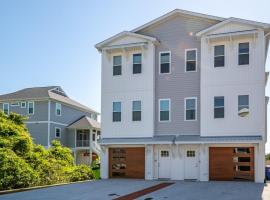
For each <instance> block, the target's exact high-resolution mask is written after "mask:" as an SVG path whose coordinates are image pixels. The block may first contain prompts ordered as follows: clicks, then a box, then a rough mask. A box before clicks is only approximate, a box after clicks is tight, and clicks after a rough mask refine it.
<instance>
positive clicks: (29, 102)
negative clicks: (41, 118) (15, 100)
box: [27, 101, 35, 115]
mask: <svg viewBox="0 0 270 200" xmlns="http://www.w3.org/2000/svg"><path fill="white" fill-rule="evenodd" d="M31 103H32V104H33V113H29V104H31ZM27 104H28V105H27V114H28V115H34V114H35V102H34V101H28V102H27Z"/></svg>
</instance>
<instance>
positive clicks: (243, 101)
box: [238, 95, 249, 117]
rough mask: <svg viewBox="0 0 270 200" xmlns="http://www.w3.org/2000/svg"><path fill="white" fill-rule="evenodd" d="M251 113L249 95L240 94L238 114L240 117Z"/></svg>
mask: <svg viewBox="0 0 270 200" xmlns="http://www.w3.org/2000/svg"><path fill="white" fill-rule="evenodd" d="M248 114H249V96H248V95H239V96H238V115H239V116H240V117H246V116H248Z"/></svg>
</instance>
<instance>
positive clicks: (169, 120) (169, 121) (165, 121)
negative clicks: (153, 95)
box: [158, 98, 171, 123]
mask: <svg viewBox="0 0 270 200" xmlns="http://www.w3.org/2000/svg"><path fill="white" fill-rule="evenodd" d="M164 100H165V101H169V120H162V121H161V120H160V101H164ZM158 121H159V122H161V123H163V122H171V99H170V98H168V99H159V100H158Z"/></svg>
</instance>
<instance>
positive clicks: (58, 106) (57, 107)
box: [55, 103, 62, 116]
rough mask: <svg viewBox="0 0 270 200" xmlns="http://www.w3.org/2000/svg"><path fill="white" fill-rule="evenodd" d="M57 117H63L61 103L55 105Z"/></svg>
mask: <svg viewBox="0 0 270 200" xmlns="http://www.w3.org/2000/svg"><path fill="white" fill-rule="evenodd" d="M55 115H56V116H61V115H62V106H61V104H60V103H56V104H55Z"/></svg>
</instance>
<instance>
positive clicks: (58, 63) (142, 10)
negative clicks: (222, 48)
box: [0, 0, 270, 152]
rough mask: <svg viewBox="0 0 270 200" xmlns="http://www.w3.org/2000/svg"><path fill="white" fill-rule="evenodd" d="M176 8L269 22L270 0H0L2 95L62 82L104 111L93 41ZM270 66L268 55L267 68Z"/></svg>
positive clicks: (70, 92) (76, 95) (71, 93)
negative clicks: (101, 107) (101, 106)
mask: <svg viewBox="0 0 270 200" xmlns="http://www.w3.org/2000/svg"><path fill="white" fill-rule="evenodd" d="M175 8H180V9H185V10H190V11H195V12H201V13H205V14H211V15H217V16H220V17H239V18H245V19H251V20H255V21H261V22H266V23H270V12H269V8H270V1H269V0H256V1H255V0H249V1H247V0H226V1H222V0H220V1H217V0H188V1H183V0H167V1H164V0H147V1H146V0H136V1H134V0H130V1H124V0H111V1H108V0H107V1H105V0H76V1H74V0H38V1H37V0H23V1H21V0H17V1H15V0H1V1H0V27H1V28H0V74H1V78H0V94H3V93H9V92H12V91H16V90H18V89H22V88H25V87H33V86H46V85H60V86H62V87H63V89H64V90H65V91H66V92H67V94H68V95H69V96H70V97H72V98H74V99H75V100H78V101H80V102H81V103H83V104H85V105H88V106H90V107H91V108H94V109H96V110H97V111H100V54H99V53H98V52H97V50H96V49H95V48H94V45H95V44H96V43H98V42H100V41H102V40H104V39H106V38H108V37H110V36H112V35H114V34H116V33H119V32H120V31H123V30H131V29H133V28H136V27H137V26H140V25H142V24H144V23H146V22H148V21H150V20H152V19H154V18H156V17H159V16H160V15H163V14H165V13H167V12H169V11H171V10H173V9H175ZM268 55H269V57H270V53H268ZM269 64H270V59H269V58H268V60H267V67H266V69H267V70H268V71H269ZM266 94H267V95H270V88H269V87H267V90H266ZM268 113H269V109H268ZM269 130H270V129H269ZM267 151H268V152H270V145H269V144H268V145H267Z"/></svg>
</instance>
